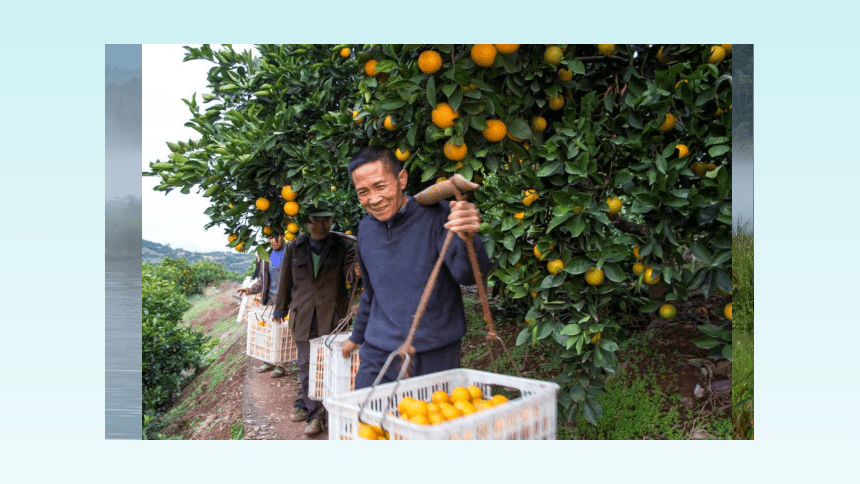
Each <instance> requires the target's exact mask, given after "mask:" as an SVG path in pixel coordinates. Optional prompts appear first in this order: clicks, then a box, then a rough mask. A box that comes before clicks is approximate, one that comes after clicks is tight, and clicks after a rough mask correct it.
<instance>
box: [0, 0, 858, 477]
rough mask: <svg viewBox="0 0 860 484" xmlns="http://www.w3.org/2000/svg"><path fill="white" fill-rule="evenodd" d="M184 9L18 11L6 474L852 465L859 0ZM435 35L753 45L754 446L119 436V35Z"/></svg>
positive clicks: (773, 472)
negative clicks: (108, 89) (108, 213)
mask: <svg viewBox="0 0 860 484" xmlns="http://www.w3.org/2000/svg"><path fill="white" fill-rule="evenodd" d="M189 3H190V2H183V3H180V2H157V1H156V2H148V3H146V4H137V5H135V4H118V3H115V2H111V3H107V2H103V3H102V2H89V4H88V3H87V2H76V3H61V2H41V3H39V4H36V8H33V9H31V8H29V7H23V6H21V5H20V4H15V5H14V6H12V5H10V6H6V7H5V8H4V18H5V19H6V20H7V22H5V23H4V29H3V33H2V34H0V35H2V36H3V40H5V41H6V42H5V43H4V44H5V46H6V51H5V56H4V57H5V58H4V74H3V75H2V76H0V87H2V89H0V95H2V101H3V102H2V104H0V105H2V106H3V113H2V116H0V133H2V134H0V139H2V142H3V155H2V156H3V174H2V178H0V202H2V204H3V208H4V209H5V210H4V214H3V222H4V224H3V226H4V230H3V233H2V235H0V249H2V253H3V257H2V259H0V260H2V262H0V269H2V271H3V274H5V276H6V277H5V282H4V284H3V294H4V296H3V302H4V303H5V304H4V306H5V309H6V311H4V318H3V321H4V322H5V328H4V334H3V339H2V341H3V343H4V344H3V351H2V352H0V363H2V377H3V378H2V382H3V386H4V391H3V396H4V398H3V399H2V404H0V415H2V418H3V427H2V429H3V433H2V437H0V439H3V441H4V451H5V452H4V461H5V462H6V463H7V466H5V468H6V470H7V471H8V475H9V476H10V477H11V478H12V480H13V481H20V480H22V478H27V479H28V480H35V479H39V480H45V479H49V478H51V479H52V480H58V478H59V479H62V478H63V477H71V476H72V475H83V476H86V477H87V478H88V479H89V480H95V481H97V482H100V481H104V480H107V479H111V480H112V481H116V480H118V479H122V480H123V481H125V482H144V481H151V480H152V478H153V477H154V475H158V476H161V477H164V476H171V477H173V478H174V479H169V480H171V481H172V480H179V479H184V480H187V479H211V478H216V477H217V478H219V479H218V480H219V481H222V480H227V479H231V480H233V481H234V482H258V481H260V480H261V479H260V478H263V477H265V478H267V479H269V478H278V479H284V480H288V479H289V478H290V477H312V476H322V475H343V476H345V477H343V479H344V480H345V482H361V480H360V477H359V476H368V475H375V476H378V477H377V478H378V479H385V478H386V477H388V476H392V475H397V476H400V477H402V478H403V479H408V480H409V482H428V481H431V480H438V476H440V475H441V476H445V477H447V478H448V479H456V478H458V477H466V476H471V477H472V478H476V476H478V475H480V477H481V480H482V481H483V480H487V479H496V480H499V481H498V482H529V481H534V480H535V479H536V478H546V479H559V480H561V479H564V480H570V481H573V482H576V481H580V480H584V479H593V478H595V477H597V478H604V479H607V481H608V482H612V481H617V480H621V479H622V478H628V479H629V478H637V479H640V480H644V481H657V480H660V481H661V482H666V480H667V478H668V480H669V481H670V482H675V481H678V480H680V479H685V480H690V481H695V482H717V481H721V482H724V481H725V480H738V481H741V482H746V481H752V480H754V479H755V480H761V479H762V478H765V477H767V478H768V480H779V481H786V482H798V481H808V480H811V479H814V480H815V481H822V482H826V481H828V480H834V478H836V477H837V476H839V477H841V476H843V475H845V473H846V472H850V471H851V469H850V468H849V466H851V465H852V464H853V462H852V461H851V460H849V451H850V452H851V454H850V457H852V458H853V457H854V453H855V452H854V451H853V449H854V448H856V437H857V435H858V430H860V425H858V422H860V419H858V417H857V413H856V410H855V409H854V407H855V406H856V402H857V401H858V396H860V395H858V390H857V386H856V385H855V384H854V379H855V378H854V377H855V371H854V370H855V369H856V367H857V363H858V361H857V357H856V356H855V355H856V342H857V341H860V338H858V336H860V330H858V329H857V328H858V321H857V320H858V318H857V316H856V309H855V308H853V307H851V306H853V304H852V303H853V302H854V299H856V296H855V292H856V290H855V287H856V283H855V281H856V270H855V267H854V266H855V264H854V263H853V262H852V261H853V256H854V252H855V251H856V247H857V243H856V239H855V238H854V237H857V235H858V233H857V230H856V229H855V228H854V227H855V226H856V225H857V224H856V222H857V220H856V219H857V214H856V210H855V207H854V205H855V203H854V202H855V200H856V192H857V188H856V186H855V185H856V183H857V181H856V180H857V175H856V170H855V167H856V164H857V159H856V158H857V156H856V154H855V153H856V149H855V147H854V146H853V143H852V142H853V141H854V140H855V139H857V136H856V130H857V123H856V119H857V112H858V94H857V92H856V89H855V87H854V81H855V79H857V74H858V72H857V71H858V67H857V63H856V62H855V60H854V57H855V50H856V49H855V47H854V46H855V44H856V26H855V25H854V24H855V22H856V19H857V18H858V16H857V12H856V7H851V5H853V3H848V2H829V1H820V2H816V3H815V4H814V9H813V8H808V7H806V6H805V5H806V4H803V3H800V2H782V3H780V4H778V5H770V4H762V6H758V5H759V4H756V3H753V2H748V1H747V2H731V1H723V2H718V3H701V4H694V3H689V2H686V3H643V2H633V1H616V2H611V3H609V2H603V3H597V2H589V3H579V4H573V3H569V2H540V3H534V2H531V3H523V2H517V3H515V2H497V3H493V4H491V5H486V6H481V5H468V4H466V3H465V2H461V1H456V2H438V1H437V2H433V3H421V4H414V6H407V4H405V3H403V2H385V1H382V2H373V3H360V2H325V3H322V2H316V3H306V4H304V5H288V4H287V3H286V2H255V3H253V4H251V5H243V6H241V7H239V6H238V5H239V4H237V3H236V2H206V3H205V6H201V7H195V6H191V5H189ZM101 12H103V13H101ZM34 26H35V27H34ZM440 37H446V40H450V41H451V42H477V41H480V42H485V41H495V42H499V41H502V42H504V41H507V42H510V41H521V39H522V38H526V39H531V40H532V41H535V42H537V41H540V42H541V43H543V42H560V43H586V42H606V41H614V42H634V41H641V40H642V39H643V38H647V39H648V40H649V41H653V42H673V43H675V42H677V43H680V42H735V43H753V44H755V46H756V49H755V68H756V72H755V84H756V93H755V94H756V112H755V114H756V126H755V137H756V140H755V141H756V142H755V147H756V160H755V161H756V174H757V177H756V185H755V190H756V191H755V202H756V209H757V211H756V227H755V228H756V231H755V232H756V238H757V242H758V250H757V251H756V252H757V254H756V255H757V259H758V260H757V261H756V262H757V264H756V266H757V273H758V276H759V277H758V288H759V289H758V291H757V293H756V303H757V304H756V306H757V307H758V315H757V316H758V317H757V323H758V324H757V326H758V328H757V329H758V331H757V333H756V335H757V338H756V356H757V358H756V365H755V366H756V387H757V388H756V390H757V392H756V397H757V398H756V401H757V408H756V410H757V412H756V414H757V417H758V418H757V419H756V437H757V440H756V441H754V442H698V443H694V442H649V443H643V442H587V443H584V442H547V443H531V444H523V443H481V444H467V443H459V444H458V443H447V444H446V443H411V444H408V445H404V444H400V445H397V444H383V445H386V447H385V449H386V450H385V457H387V459H386V460H385V461H384V460H383V454H382V451H381V448H380V447H379V446H378V445H376V444H370V445H372V446H373V447H370V446H368V444H367V443H364V444H353V445H352V446H350V447H346V446H343V445H341V446H340V447H338V448H337V451H336V452H335V446H336V445H339V444H335V443H322V444H317V445H311V446H308V445H305V444H304V443H303V442H253V443H251V442H245V443H232V442H172V443H171V442H164V443H142V442H115V441H105V440H104V438H103V437H104V427H103V426H104V400H103V397H104V362H103V357H104V351H103V349H104V320H103V310H102V308H103V307H104V296H103V293H102V288H103V287H104V286H103V274H104V261H103V253H102V243H103V242H102V241H103V240H104V239H103V229H104V227H103V224H104V217H103V215H104V213H103V200H104V191H103V188H102V187H103V181H104V164H103V163H104V160H103V155H102V153H104V130H103V126H104V123H103V121H104V117H103V116H104V111H103V107H104V105H103V96H104V44H108V43H123V42H129V43H173V42H201V41H229V40H232V41H236V42H251V41H256V42H272V41H278V42H329V43H340V42H348V41H356V40H360V41H362V42H369V41H376V42H382V41H384V42H422V41H438V40H439V39H440ZM145 79H146V73H144V82H146V81H145ZM837 257H838V259H837ZM43 258H45V259H49V260H52V261H56V262H57V265H55V266H52V267H54V268H56V269H58V270H61V272H62V274H63V276H62V279H61V286H62V290H61V291H59V292H57V293H55V294H52V295H51V296H50V297H43V296H41V294H40V292H39V287H38V286H35V285H34V281H35V279H34V276H35V275H36V273H37V271H38V270H39V269H38V265H37V261H38V260H41V259H43ZM459 446H463V448H460V447H459ZM406 451H408V455H407V453H406ZM415 456H419V457H423V458H424V459H423V460H420V459H417V458H416V457H415ZM386 461H387V462H386ZM9 463H11V468H10V466H9V465H8V464H9ZM156 466H157V469H158V470H157V471H156V470H154V468H155V467H156ZM189 466H191V467H189ZM383 466H385V468H384V469H383V468H382V467H383ZM147 468H148V469H152V470H144V469H147ZM430 470H435V471H437V473H431V472H429V471H430ZM381 476H386V477H381ZM500 479H503V480H500Z"/></svg>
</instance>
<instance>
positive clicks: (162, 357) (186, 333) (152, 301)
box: [141, 264, 212, 415]
mask: <svg viewBox="0 0 860 484" xmlns="http://www.w3.org/2000/svg"><path fill="white" fill-rule="evenodd" d="M158 272H159V271H157V270H156V269H155V267H154V266H152V265H151V264H144V265H143V276H142V277H143V279H142V283H143V287H142V289H143V293H142V294H143V322H142V343H141V356H142V376H141V383H142V390H143V413H144V415H157V414H158V413H159V412H160V411H161V409H162V408H163V407H164V406H165V405H166V404H168V403H170V402H171V401H172V399H173V398H174V397H175V396H176V395H177V394H178V393H179V390H180V387H181V384H182V381H183V372H184V371H188V370H193V371H196V370H198V369H199V368H201V367H202V366H203V364H204V356H205V354H206V352H207V351H208V350H209V348H210V347H211V346H212V343H211V342H207V338H206V337H205V336H204V335H203V334H202V333H200V332H198V331H194V330H191V329H188V328H184V327H182V326H180V325H179V324H178V322H179V321H180V320H181V318H182V313H183V312H185V311H186V310H187V309H188V308H189V307H190V305H189V303H188V302H187V301H186V300H185V297H184V296H183V295H182V294H181V292H180V290H179V287H178V286H177V284H176V283H175V282H174V281H173V280H171V279H166V278H164V277H162V276H161V275H160V274H159V273H158Z"/></svg>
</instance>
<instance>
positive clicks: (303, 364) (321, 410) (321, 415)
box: [293, 313, 325, 422]
mask: <svg viewBox="0 0 860 484" xmlns="http://www.w3.org/2000/svg"><path fill="white" fill-rule="evenodd" d="M316 337H317V317H316V313H314V317H313V321H312V322H311V332H310V339H314V338H316ZM296 350H297V353H298V355H297V359H298V362H297V365H298V369H299V381H300V382H301V392H300V393H299V396H298V398H296V401H295V403H294V404H293V407H295V408H303V409H305V410H307V411H308V418H307V421H308V422H310V421H311V420H312V419H315V418H317V419H321V420H323V421H325V407H323V405H322V402H318V401H316V400H311V399H310V398H308V388H309V386H310V368H311V358H310V356H311V343H310V341H296Z"/></svg>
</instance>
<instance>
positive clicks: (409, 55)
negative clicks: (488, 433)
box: [151, 44, 731, 423]
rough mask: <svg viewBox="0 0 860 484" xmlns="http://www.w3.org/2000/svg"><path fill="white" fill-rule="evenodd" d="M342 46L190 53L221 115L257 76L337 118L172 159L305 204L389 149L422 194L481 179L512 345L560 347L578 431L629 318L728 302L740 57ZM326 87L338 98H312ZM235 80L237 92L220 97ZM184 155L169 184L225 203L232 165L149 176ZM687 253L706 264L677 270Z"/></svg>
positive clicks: (238, 128)
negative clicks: (285, 192) (679, 303)
mask: <svg viewBox="0 0 860 484" xmlns="http://www.w3.org/2000/svg"><path fill="white" fill-rule="evenodd" d="M342 47H343V46H283V47H282V46H279V47H269V46H261V47H260V51H261V54H262V58H261V59H259V60H254V59H246V61H245V62H243V63H241V65H240V66H239V67H236V64H237V63H236V62H234V61H230V59H229V57H228V58H227V59H224V60H222V59H221V58H220V56H219V54H218V53H214V54H206V55H203V52H202V50H204V49H206V48H204V49H201V52H197V51H195V50H193V49H192V50H191V51H190V54H189V56H190V57H196V56H201V55H203V56H204V57H206V58H209V59H210V60H212V61H213V62H216V63H217V64H218V66H220V67H215V68H213V70H212V71H211V72H210V82H212V83H213V87H214V88H215V92H216V97H218V98H219V99H218V101H221V103H222V104H223V101H222V98H230V97H231V96H234V95H240V96H241V97H242V99H243V101H242V103H245V104H242V105H245V106H253V105H255V103H262V102H263V101H261V100H260V98H261V97H263V98H265V97H267V96H264V95H261V94H260V92H259V91H260V90H261V89H262V86H261V85H260V83H261V82H264V79H265V80H266V82H268V83H269V85H270V88H269V89H268V90H267V91H265V92H267V93H269V96H275V97H277V98H278V99H296V100H298V99H300V98H301V97H302V96H304V99H306V101H303V102H301V101H299V102H298V104H297V105H298V106H304V105H306V104H303V103H309V102H312V101H313V100H314V99H316V100H317V102H323V100H326V101H325V108H323V109H319V110H317V111H314V114H313V115H312V116H310V117H309V118H307V119H306V120H304V121H302V120H298V119H295V118H291V117H282V118H276V119H274V120H273V121H272V123H271V124H262V122H261V123H260V124H258V125H257V127H256V128H255V129H254V130H253V131H252V130H251V129H250V128H249V127H248V125H247V124H238V125H237V124H236V123H235V122H234V123H233V124H232V125H231V126H224V128H223V129H222V130H220V131H218V136H219V137H221V138H224V139H236V138H239V139H240V140H241V139H242V137H254V138H256V139H254V140H253V142H246V143H241V142H236V143H235V145H236V146H237V148H236V149H234V150H233V151H231V150H230V149H229V148H227V146H223V147H222V146H220V145H219V146H217V147H216V151H215V154H212V153H211V152H209V151H208V150H209V149H210V147H211V144H213V141H212V140H213V139H215V138H213V137H211V136H210V137H209V138H208V140H207V141H203V142H197V143H196V144H194V145H193V146H192V142H189V143H187V144H186V145H185V146H183V145H182V144H179V146H178V147H177V148H178V150H175V152H174V155H176V154H179V155H180V156H184V157H187V158H189V159H191V158H192V157H193V155H194V153H195V150H198V151H204V152H207V153H209V155H208V158H206V160H208V164H209V166H211V165H212V164H213V163H214V164H215V165H217V164H218V163H219V162H222V161H224V162H226V161H227V160H230V158H227V159H225V158H223V157H224V156H232V157H233V160H235V161H230V162H228V163H227V165H228V166H227V168H226V171H228V172H229V171H230V170H232V173H229V174H230V178H227V179H228V180H230V185H231V187H230V188H229V189H227V190H225V192H226V193H227V194H231V193H232V194H235V193H236V192H237V191H238V189H236V188H232V186H234V185H233V184H236V183H239V184H241V183H246V182H247V180H248V179H251V178H255V179H259V175H258V174H257V173H258V172H259V171H260V170H261V169H265V167H266V166H271V167H272V169H271V172H266V173H267V175H266V176H268V177H269V178H266V177H263V178H264V179H269V183H270V186H277V185H279V184H282V183H285V182H286V181H291V182H292V183H293V184H294V185H296V186H300V187H301V188H303V189H304V192H302V193H303V195H304V196H305V197H314V196H323V190H321V189H319V187H327V186H329V185H335V186H343V187H347V186H348V180H347V178H346V174H345V172H344V171H343V168H344V167H345V165H346V163H348V159H349V156H350V155H351V154H353V153H354V152H355V151H357V150H358V149H360V148H361V147H362V146H366V145H368V144H378V145H383V146H387V147H389V148H391V149H392V150H395V153H396V154H397V156H398V157H399V158H401V160H402V161H403V163H404V168H406V169H407V170H408V171H409V173H410V178H409V180H410V182H409V183H410V186H409V190H410V191H411V192H413V193H415V192H417V191H418V190H420V189H421V188H423V187H425V186H427V185H429V184H431V183H434V182H435V181H436V180H437V179H439V178H441V177H447V176H449V175H451V174H453V173H459V174H461V175H463V176H464V177H466V178H467V179H471V180H473V181H477V182H479V183H482V184H483V186H482V188H481V189H480V190H478V191H477V192H476V203H477V205H478V207H479V208H480V210H481V212H482V213H483V214H484V218H485V222H484V224H482V235H483V236H484V239H485V246H486V248H487V250H488V252H489V253H490V255H491V258H492V260H493V262H494V269H493V271H492V272H491V273H490V274H489V278H490V281H491V282H492V283H493V285H494V293H495V295H497V296H498V297H500V298H501V299H502V300H503V302H504V305H505V306H506V308H510V309H513V310H514V311H518V312H519V314H520V315H521V318H522V319H521V321H522V325H523V327H522V330H521V331H520V333H519V337H518V341H517V344H527V343H531V344H536V343H538V342H540V344H547V345H550V347H553V348H554V354H555V355H556V359H555V365H556V368H557V371H558V377H557V381H558V382H559V383H560V384H561V385H562V391H561V392H560V393H559V403H560V405H561V406H562V407H563V408H564V409H565V415H566V416H567V418H573V417H575V416H576V415H578V414H582V415H583V416H584V418H585V419H586V420H587V421H589V422H591V423H596V422H597V421H598V420H599V419H600V417H601V414H602V412H601V408H600V405H599V403H598V402H597V399H596V397H597V396H598V395H599V393H600V391H601V389H602V387H603V383H604V381H605V379H606V377H607V376H608V375H611V374H612V373H614V371H615V365H616V358H615V352H616V350H617V348H618V344H617V341H618V339H619V337H620V335H621V326H620V324H621V323H622V322H624V320H625V319H629V318H630V313H631V312H644V313H653V312H655V311H656V310H657V309H658V308H659V307H660V306H662V305H664V304H667V303H671V302H672V301H676V300H683V299H684V298H686V297H688V296H689V295H690V294H691V293H692V292H694V291H699V292H701V293H702V294H704V295H705V296H709V295H711V294H712V293H714V292H715V291H717V290H720V291H725V292H730V290H731V287H730V285H731V281H730V276H729V274H730V264H731V152H730V150H731V116H730V114H728V113H729V110H730V108H731V46H730V45H721V46H711V45H662V46H661V45H611V44H607V45H594V44H589V45H516V44H499V45H493V44H477V45H420V46H419V45H363V46H352V51H351V53H350V54H349V55H348V57H341V56H340V54H339V52H340V49H341V48H342ZM223 55H224V56H228V55H230V54H223ZM233 55H235V56H239V54H233ZM275 59H277V62H276V61H275ZM225 60H226V61H230V62H233V63H232V64H231V63H230V62H225ZM263 61H265V62H266V64H264V62H263ZM276 63H277V65H279V66H283V65H285V64H287V65H290V66H292V68H291V69H288V70H287V71H283V72H281V71H279V72H281V73H280V76H285V75H287V74H288V73H289V75H291V76H292V77H291V79H293V80H292V81H287V80H284V79H282V78H281V77H279V76H277V75H275V76H268V77H265V76H262V75H260V74H254V72H255V71H253V68H254V66H259V69H264V68H268V69H272V68H271V66H272V65H273V64H276ZM266 65H268V66H269V67H266ZM240 69H241V70H240ZM213 73H214V74H213ZM326 73H329V74H326ZM240 74H241V75H240ZM326 75H331V76H332V78H333V81H332V84H331V85H332V86H338V89H335V88H334V87H333V88H332V89H331V90H329V91H327V94H322V95H317V94H315V93H316V92H317V91H318V90H319V86H320V85H322V86H325V84H324V83H323V82H322V79H324V78H325V76H326ZM242 76H245V77H242ZM246 78H247V80H246ZM258 78H259V80H257V81H251V79H258ZM213 79H214V80H213ZM219 79H220V81H219ZM279 79H280V80H279ZM334 79H337V81H342V84H341V83H339V82H335V81H334ZM228 81H229V82H228ZM218 82H221V83H222V84H219V83H218ZM224 82H227V83H228V84H229V85H231V86H238V87H236V89H234V90H233V91H232V92H231V93H225V92H224V85H223V83H224ZM237 82H238V83H239V84H237ZM255 82H256V83H255ZM278 83H280V84H278ZM294 83H295V84H297V85H295V86H294V87H292V88H290V87H288V86H293V84H294ZM341 87H342V89H341ZM230 89H233V87H230ZM290 89H292V91H291V90H290ZM237 93H240V94H237ZM292 93H295V97H294V98H291V97H289V96H291V95H293V94H292ZM255 98H256V101H255ZM283 102H284V103H286V104H285V105H284V106H285V107H284V110H286V111H293V112H295V110H296V108H292V109H291V107H292V106H293V105H291V104H289V102H288V101H283ZM240 104H241V103H240ZM238 105H239V104H235V103H234V104H231V106H232V110H236V109H237V108H236V106H238ZM209 109H212V108H209ZM221 109H222V111H223V110H224V109H225V108H223V107H222V108H221ZM247 109H249V110H251V114H253V115H256V116H257V118H259V119H267V120H268V119H269V118H268V117H266V118H262V117H261V116H262V114H260V113H262V112H264V110H263V108H256V109H255V108H253V107H248V108H247ZM192 111H193V110H192ZM207 112H209V110H207ZM229 112H230V111H226V113H225V114H224V116H228V118H227V119H228V120H230V121H231V122H232V118H236V117H237V115H236V114H233V115H230V114H229ZM275 112H276V113H277V112H278V110H277V109H276V110H275ZM303 112H304V111H303ZM200 116H204V119H208V118H205V115H200V114H195V117H200ZM219 116H221V115H220V114H219ZM213 117H215V115H213ZM285 123H288V124H285ZM290 123H291V124H290ZM302 123H303V124H302ZM243 126H245V128H243ZM292 132H295V134H289V135H285V134H284V133H292ZM228 133H229V134H228ZM207 136H209V135H207V134H206V133H205V132H204V133H203V138H204V139H207ZM278 143H281V145H279V144H278ZM214 144H218V143H217V142H214ZM261 144H262V146H263V149H261V150H257V147H259V146H261ZM279 146H280V147H279ZM217 148H223V149H224V150H226V154H223V152H221V153H222V155H221V156H218V153H219V152H218V151H217ZM243 150H244V151H243ZM254 150H256V151H254ZM271 150H275V152H276V153H281V154H279V155H276V156H271V155H269V154H268V153H272V151H271ZM278 150H280V151H278ZM189 151H190V152H189ZM260 153H264V154H265V156H262V157H261V155H260ZM299 155H300V156H299ZM243 157H244V158H245V159H243ZM173 158H177V157H176V156H174V157H173ZM175 161H176V160H175V159H172V160H170V161H167V162H158V163H153V164H152V165H151V166H152V168H153V173H154V174H158V175H161V176H162V178H163V180H164V181H163V183H162V185H164V184H165V183H170V180H171V177H180V179H181V180H184V182H185V185H184V186H183V188H184V189H190V187H191V186H193V184H194V183H200V182H201V181H202V184H201V188H200V189H201V190H203V189H206V190H207V191H213V190H217V189H213V188H211V187H210V188H208V189H207V188H206V183H209V184H214V183H216V182H217V183H221V182H220V181H218V180H220V179H219V178H217V177H216V175H218V174H221V173H223V171H224V170H222V171H221V172H213V173H212V174H211V175H208V176H209V177H210V178H204V177H202V176H200V175H199V174H198V176H196V177H195V176H191V177H188V178H187V179H183V178H182V176H183V175H182V171H181V167H180V168H179V169H180V171H179V172H177V171H175V170H174V171H165V172H164V173H162V172H159V171H157V170H158V169H159V165H160V166H162V167H166V166H175V165H176V163H175ZM266 163H269V165H267V164H266ZM234 166H235V168H234ZM207 173H208V172H207ZM189 183H190V185H189ZM252 185H253V183H252ZM261 185H265V183H262V184H260V183H259V182H256V186H261ZM169 187H170V185H164V187H163V188H165V189H166V188H169ZM332 193H337V192H332ZM216 195H217V193H216V194H215V195H213V202H214V203H213V206H216V205H217V206H221V207H223V206H224V204H226V203H229V202H230V200H233V201H234V202H235V201H239V202H240V203H239V204H238V207H239V208H235V209H233V210H235V214H236V215H235V216H232V218H231V217H225V216H224V215H223V214H224V213H227V214H229V213H231V212H230V211H229V209H224V208H221V209H215V210H216V211H215V212H214V213H216V214H222V215H220V216H221V217H222V218H221V219H219V220H216V219H215V218H213V223H221V224H224V225H225V226H226V227H228V230H227V231H228V232H229V233H239V234H240V237H241V236H243V234H244V233H246V232H243V229H242V227H244V230H245V231H247V230H250V229H248V227H250V226H253V225H254V224H255V223H256V224H258V225H259V223H261V222H260V221H261V219H260V218H259V216H258V217H257V218H254V215H247V213H248V205H249V203H250V201H251V200H252V199H253V198H254V197H255V196H258V195H257V193H256V192H252V191H245V192H242V197H241V198H239V199H238V200H237V199H236V198H235V197H236V195H232V198H230V197H224V195H223V194H221V197H223V198H218V197H217V196H216ZM342 196H343V197H345V195H342ZM352 200H353V202H351V203H350V202H349V201H348V200H346V199H345V198H344V199H343V200H341V203H340V205H339V207H341V209H345V210H353V211H351V212H350V215H349V216H348V217H347V216H342V220H343V221H344V222H345V221H346V220H349V221H350V222H349V223H350V224H352V226H353V227H354V224H355V223H356V222H357V220H358V214H357V213H356V212H355V211H354V207H355V203H354V198H353V199H352ZM241 202H244V203H241ZM234 206H237V204H236V203H234ZM350 207H351V208H350ZM251 213H252V214H253V211H252V212H251ZM240 214H244V215H240ZM210 216H211V214H210ZM243 217H246V218H243ZM266 220H269V219H266ZM237 240H239V239H237ZM231 243H237V241H233V242H231ZM691 254H692V255H693V256H695V258H696V261H697V262H696V264H689V263H687V262H685V261H688V260H690V255H691ZM637 263H639V264H640V265H638V266H637V265H636V264H637ZM727 349H728V351H729V352H730V347H727ZM724 351H725V349H724Z"/></svg>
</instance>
